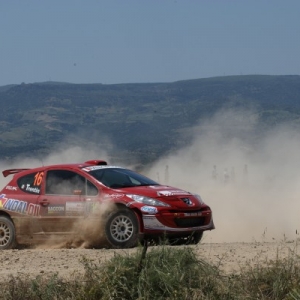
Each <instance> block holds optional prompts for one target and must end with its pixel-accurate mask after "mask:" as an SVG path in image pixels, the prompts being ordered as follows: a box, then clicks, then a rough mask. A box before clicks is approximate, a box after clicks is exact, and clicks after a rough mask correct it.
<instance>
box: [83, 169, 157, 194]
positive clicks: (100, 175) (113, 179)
mask: <svg viewBox="0 0 300 300" xmlns="http://www.w3.org/2000/svg"><path fill="white" fill-rule="evenodd" d="M89 174H90V175H91V176H93V177H94V178H96V179H97V180H98V181H100V182H101V183H103V184H104V185H106V186H107V187H110V188H115V189H118V188H125V187H133V186H145V185H158V183H157V182H155V181H153V180H151V179H149V178H147V177H145V176H143V175H141V174H138V173H135V172H133V171H131V170H127V169H121V168H101V169H97V170H92V171H90V172H89Z"/></svg>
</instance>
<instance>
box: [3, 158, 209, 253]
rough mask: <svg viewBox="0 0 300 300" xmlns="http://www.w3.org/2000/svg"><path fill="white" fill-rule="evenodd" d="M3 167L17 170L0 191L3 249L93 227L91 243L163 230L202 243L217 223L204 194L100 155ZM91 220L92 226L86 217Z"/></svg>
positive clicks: (153, 235)
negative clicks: (109, 161) (160, 180)
mask: <svg viewBox="0 0 300 300" xmlns="http://www.w3.org/2000/svg"><path fill="white" fill-rule="evenodd" d="M2 173H3V175H4V176H5V177H6V176H9V175H13V178H12V180H11V181H10V182H9V183H8V184H7V185H6V186H5V187H4V188H3V189H2V191H1V192H0V249H11V248H14V247H16V246H17V245H18V244H37V243H41V242H45V241H47V240H49V239H50V238H51V240H57V241H66V240H67V239H69V238H70V237H73V238H74V237H78V238H79V237H81V238H82V239H85V237H88V236H90V235H91V234H92V233H93V235H94V239H93V243H94V245H93V244H90V247H97V242H99V241H100V240H102V242H104V243H105V244H106V245H108V247H112V248H129V247H134V246H136V245H137V244H138V243H139V242H143V241H145V240H151V241H154V242H157V241H159V240H161V239H162V238H163V239H167V240H168V241H169V242H170V244H172V243H175V244H177V245H178V244H197V243H198V242H199V241H200V240H201V238H202V235H203V231H205V230H212V229H214V223H213V218H212V211H211V209H210V207H209V206H207V205H206V204H205V203H204V202H203V201H202V199H201V197H200V196H199V195H195V194H191V193H189V192H186V191H183V190H181V189H178V188H174V187H170V186H166V185H160V184H159V183H157V182H155V181H153V180H151V179H149V178H147V177H145V176H143V175H141V174H139V173H136V172H134V171H132V170H129V169H126V168H123V167H118V166H112V165H107V163H106V162H105V161H102V160H91V161H87V162H84V163H78V164H61V165H50V166H43V167H38V168H34V169H10V170H5V171H3V172H2ZM99 220H101V222H99ZM90 221H95V222H94V223H93V222H91V223H89V224H93V226H86V225H84V224H85V223H84V222H90ZM78 224H79V225H78ZM95 237H96V238H95ZM98 237H99V241H97V239H98Z"/></svg>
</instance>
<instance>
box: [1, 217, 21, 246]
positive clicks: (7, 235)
mask: <svg viewBox="0 0 300 300" xmlns="http://www.w3.org/2000/svg"><path fill="white" fill-rule="evenodd" d="M16 244H17V243H16V231H15V226H14V224H13V222H12V221H11V220H10V219H9V218H8V217H4V216H1V217H0V250H6V249H13V248H15V247H16Z"/></svg>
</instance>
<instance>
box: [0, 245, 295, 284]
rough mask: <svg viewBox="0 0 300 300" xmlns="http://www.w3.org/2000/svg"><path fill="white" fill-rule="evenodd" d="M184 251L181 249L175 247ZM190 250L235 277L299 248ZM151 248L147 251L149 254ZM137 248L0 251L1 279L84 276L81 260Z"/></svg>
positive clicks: (100, 260) (104, 258) (204, 247)
mask: <svg viewBox="0 0 300 300" xmlns="http://www.w3.org/2000/svg"><path fill="white" fill-rule="evenodd" d="M176 247H183V246H176ZM189 247H192V248H193V249H194V251H195V253H196V255H197V257H198V258H199V259H204V260H205V261H206V262H209V263H212V264H214V265H217V266H220V268H221V269H222V270H224V271H225V272H227V273H237V272H239V271H240V270H241V268H242V267H244V266H246V265H248V264H250V265H252V266H255V264H257V263H263V262H265V261H266V260H274V259H276V258H277V257H279V258H284V257H287V256H289V255H293V254H297V251H298V248H299V247H298V244H297V242H295V241H289V242H261V243H259V242H253V243H200V244H198V245H196V246H189ZM153 248H154V247H153V246H151V247H149V248H148V251H151V249H153ZM136 251H137V248H134V249H126V250H113V249H81V248H78V249H50V248H45V249H21V250H4V251H0V261H1V266H2V267H1V269H0V275H1V276H0V278H1V281H2V282H3V281H6V280H7V279H9V276H10V275H12V276H19V277H25V276H26V277H29V276H30V277H36V276H37V275H43V274H44V275H50V274H54V273H58V275H59V276H60V277H64V278H66V279H67V278H70V277H71V276H72V275H74V274H76V273H82V272H83V266H82V264H81V262H80V260H81V258H82V257H85V258H87V259H89V260H92V261H93V262H94V263H99V264H101V263H103V262H105V261H107V260H109V259H110V258H112V257H113V256H114V255H115V254H116V253H117V254H121V255H128V254H131V253H135V252H136Z"/></svg>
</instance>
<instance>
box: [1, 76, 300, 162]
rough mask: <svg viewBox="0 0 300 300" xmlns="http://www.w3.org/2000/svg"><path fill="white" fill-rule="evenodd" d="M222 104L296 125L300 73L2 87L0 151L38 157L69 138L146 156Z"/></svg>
mask: <svg viewBox="0 0 300 300" xmlns="http://www.w3.org/2000/svg"><path fill="white" fill-rule="evenodd" d="M224 106H226V107H238V108H245V109H247V108H255V109H256V111H257V113H258V119H259V122H260V128H262V129H264V128H268V127H270V126H273V125H274V124H277V123H280V122H284V121H290V122H293V123H294V124H295V125H296V126H298V124H300V121H299V120H300V76H258V75H257V76H228V77H216V78H207V79H195V80H186V81H178V82H172V83H144V84H111V85H104V84H69V83H59V82H45V83H33V84H24V83H23V84H21V85H9V86H2V87H0V107H1V111H2V114H1V116H0V124H1V126H0V141H1V147H0V156H1V157H2V158H13V157H15V156H17V155H20V154H23V155H35V156H40V155H43V154H46V153H48V152H49V151H51V150H52V149H53V148H54V147H55V146H56V145H58V144H60V143H61V142H63V141H65V140H66V139H68V141H69V142H71V143H74V144H76V143H80V144H82V143H87V142H88V141H89V140H91V141H93V142H95V143H99V145H102V146H103V145H104V144H105V143H107V147H109V146H108V144H110V143H112V144H113V145H114V146H115V148H116V149H119V152H118V154H117V155H128V156H134V157H135V158H137V159H138V160H140V161H142V162H149V161H151V160H153V159H155V158H156V157H158V156H160V155H162V154H164V153H166V152H168V151H170V150H171V149H174V148H176V147H180V146H182V145H184V144H186V143H188V142H189V134H188V133H189V129H190V128H191V127H192V126H194V125H196V124H197V123H198V122H199V120H201V119H204V118H206V117H209V116H211V115H213V114H214V113H215V112H216V111H218V110H219V109H220V108H222V107H224ZM70 137H72V138H70ZM70 140H71V141H70ZM114 155H116V154H114Z"/></svg>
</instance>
